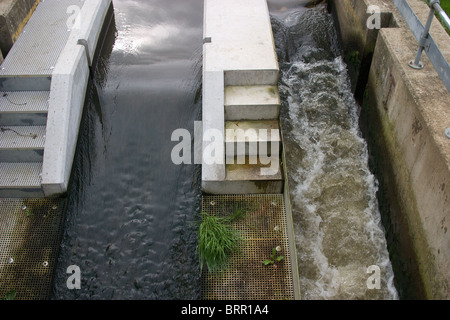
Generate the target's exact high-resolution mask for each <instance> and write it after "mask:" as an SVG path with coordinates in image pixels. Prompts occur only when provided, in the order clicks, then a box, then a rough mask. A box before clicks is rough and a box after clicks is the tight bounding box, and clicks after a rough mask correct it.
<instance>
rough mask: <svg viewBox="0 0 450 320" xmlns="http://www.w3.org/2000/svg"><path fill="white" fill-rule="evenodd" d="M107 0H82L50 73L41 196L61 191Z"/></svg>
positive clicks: (68, 171)
mask: <svg viewBox="0 0 450 320" xmlns="http://www.w3.org/2000/svg"><path fill="white" fill-rule="evenodd" d="M110 5H111V0H109V1H107V0H86V1H85V2H84V5H83V7H82V8H81V10H80V13H79V17H80V20H79V22H78V23H79V25H77V24H75V28H74V29H73V30H72V31H71V34H70V36H69V40H68V41H67V44H66V46H65V48H64V49H63V51H62V52H61V54H60V56H59V58H58V61H57V63H56V66H55V69H54V70H53V73H52V84H51V88H50V101H49V110H48V120H47V133H46V141H45V152H44V160H43V168H42V189H43V191H44V194H45V196H48V197H49V196H56V195H59V194H62V193H65V192H66V191H67V188H68V184H69V179H70V174H71V171H72V163H73V159H74V155H75V149H76V142H77V139H78V132H79V126H80V121H81V116H82V113H83V107H84V101H85V96H86V90H87V84H88V81H89V72H90V71H89V66H90V65H91V63H92V61H93V57H94V53H95V50H96V46H97V42H98V37H99V34H100V32H101V30H102V26H103V23H104V20H105V16H106V13H107V11H108V9H109V7H110Z"/></svg>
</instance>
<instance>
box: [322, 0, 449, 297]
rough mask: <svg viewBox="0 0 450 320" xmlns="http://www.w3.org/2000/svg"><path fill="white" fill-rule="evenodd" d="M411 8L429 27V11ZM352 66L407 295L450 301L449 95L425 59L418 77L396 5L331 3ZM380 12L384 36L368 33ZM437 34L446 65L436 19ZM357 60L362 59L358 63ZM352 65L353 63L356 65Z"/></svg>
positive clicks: (413, 48) (414, 46) (412, 41)
mask: <svg viewBox="0 0 450 320" xmlns="http://www.w3.org/2000/svg"><path fill="white" fill-rule="evenodd" d="M407 3H408V4H409V6H411V8H412V9H413V11H414V12H415V14H416V15H417V17H418V18H419V20H420V21H421V23H422V24H423V25H425V22H426V20H427V17H428V15H429V7H428V6H427V5H426V4H425V3H424V1H421V0H408V1H407ZM330 4H331V6H332V8H333V11H334V12H335V14H336V17H337V21H338V24H339V29H340V32H341V37H342V40H343V45H344V49H345V50H346V56H347V58H348V59H347V61H348V62H349V65H351V66H353V71H354V72H353V83H354V90H355V96H356V97H357V98H358V99H359V101H360V103H361V105H362V118H361V123H362V127H363V128H364V131H365V134H366V137H367V140H368V142H369V144H370V149H371V153H372V169H373V170H374V171H375V173H376V174H377V177H378V179H379V181H380V192H379V201H380V205H381V207H382V211H383V216H384V217H383V218H384V224H385V225H386V226H387V228H386V229H387V238H388V246H389V249H390V253H391V260H392V263H393V267H394V271H397V272H396V277H397V280H398V281H399V282H400V283H402V286H401V287H402V292H400V295H401V296H402V297H404V298H408V299H448V298H449V297H450V270H449V268H448V264H449V259H450V234H449V233H448V232H447V230H448V228H449V223H450V222H449V216H450V203H449V201H450V188H449V183H450V140H449V139H448V137H446V134H445V130H446V128H448V127H449V125H450V109H449V106H450V94H449V92H448V91H447V89H446V87H445V85H444V83H443V82H442V80H441V79H440V77H439V76H438V73H437V72H436V70H435V69H434V67H433V65H432V63H431V61H430V60H429V59H428V57H427V56H426V54H425V53H424V54H423V56H422V59H423V60H422V61H423V63H424V64H425V68H424V69H422V70H415V69H413V68H411V67H409V65H408V62H409V61H411V60H414V58H415V56H416V53H417V50H418V42H417V40H416V38H415V37H414V35H413V33H412V32H411V30H410V28H409V27H408V25H407V24H406V22H405V20H404V18H403V16H402V14H401V13H400V12H399V11H398V9H397V7H396V6H395V5H394V2H392V1H383V0H364V1H352V0H342V1H330ZM371 6H372V8H376V9H377V10H378V11H377V13H378V14H379V17H380V28H368V24H367V21H368V19H369V17H370V16H371V15H373V13H374V12H373V11H371V10H370V7H371ZM430 34H431V36H432V38H433V39H434V41H435V42H436V43H437V45H438V46H439V49H440V51H441V52H442V54H443V56H444V57H445V59H446V60H447V61H450V44H449V41H448V40H449V36H448V34H447V32H446V31H445V30H444V28H443V27H442V25H441V24H440V23H439V21H438V20H437V19H435V21H434V22H433V24H432V26H431V31H430ZM351 57H353V58H354V57H358V58H357V59H352V58H351ZM352 60H353V62H352Z"/></svg>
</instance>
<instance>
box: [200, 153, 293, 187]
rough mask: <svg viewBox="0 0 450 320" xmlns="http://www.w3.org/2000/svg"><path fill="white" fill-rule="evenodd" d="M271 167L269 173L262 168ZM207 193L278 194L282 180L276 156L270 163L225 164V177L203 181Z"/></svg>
mask: <svg viewBox="0 0 450 320" xmlns="http://www.w3.org/2000/svg"><path fill="white" fill-rule="evenodd" d="M269 168H272V169H271V170H270V171H271V172H270V174H265V173H264V172H262V171H261V170H262V169H266V170H267V169H269ZM202 184H203V190H204V192H205V193H207V194H279V193H283V188H284V180H283V173H282V166H281V163H280V161H279V159H278V158H277V157H275V158H274V159H273V162H272V164H262V163H261V162H258V163H257V164H249V159H248V157H247V159H246V164H237V163H234V164H227V165H226V178H225V180H221V181H203V183H202Z"/></svg>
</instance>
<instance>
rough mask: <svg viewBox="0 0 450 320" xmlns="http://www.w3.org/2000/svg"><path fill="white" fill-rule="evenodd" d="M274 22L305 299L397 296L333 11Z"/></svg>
mask: <svg viewBox="0 0 450 320" xmlns="http://www.w3.org/2000/svg"><path fill="white" fill-rule="evenodd" d="M272 22H273V29H274V36H275V42H276V46H277V53H278V55H279V60H280V61H279V62H280V68H281V79H280V95H281V98H282V116H281V117H282V127H283V134H284V143H285V149H286V158H287V159H286V162H287V163H286V164H287V168H288V175H289V186H290V191H291V200H292V207H293V219H294V233H295V242H296V247H297V255H298V267H299V273H300V285H301V290H302V297H303V298H304V299H396V298H397V291H396V289H395V287H394V285H393V272H392V267H391V263H390V260H389V254H388V252H387V248H386V240H385V235H384V230H383V228H382V226H381V222H380V219H381V218H380V214H379V211H378V207H377V200H376V191H377V183H376V181H375V178H374V176H373V175H372V174H371V172H370V171H369V169H368V155H367V146H366V143H365V141H364V140H363V139H362V138H361V135H360V132H359V128H358V106H357V105H356V103H355V101H354V98H353V95H352V93H351V88H350V84H349V79H348V76H347V70H346V66H345V64H344V62H343V60H342V57H341V56H340V54H341V52H340V48H339V43H338V40H337V39H338V37H337V34H336V30H335V27H334V24H333V18H332V16H331V15H330V14H328V12H327V10H326V8H325V7H324V6H319V7H317V8H314V9H310V10H305V9H304V8H303V9H302V10H297V11H292V12H290V13H289V14H287V15H283V16H281V17H280V16H279V15H273V19H272ZM372 266H376V267H375V268H379V269H378V270H380V276H381V277H380V280H381V283H380V288H379V289H377V288H373V281H371V280H372V279H373V278H371V279H369V278H370V276H371V275H372V273H373V269H372V268H374V267H372ZM368 271H369V273H368ZM368 280H369V282H368Z"/></svg>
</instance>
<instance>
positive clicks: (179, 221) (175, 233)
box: [52, 0, 203, 299]
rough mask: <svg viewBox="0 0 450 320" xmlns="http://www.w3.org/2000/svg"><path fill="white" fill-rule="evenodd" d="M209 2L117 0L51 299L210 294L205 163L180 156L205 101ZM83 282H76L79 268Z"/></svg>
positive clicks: (90, 99)
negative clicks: (202, 217) (177, 161)
mask: <svg viewBox="0 0 450 320" xmlns="http://www.w3.org/2000/svg"><path fill="white" fill-rule="evenodd" d="M202 23H203V1H202V0H192V1H186V0H170V1H168V0H166V1H160V0H141V1H133V2H130V1H126V0H115V1H114V13H113V21H112V23H111V27H110V28H109V30H108V32H107V33H106V34H105V36H104V42H103V47H102V51H101V52H100V53H99V55H98V59H97V63H96V65H95V66H96V68H95V72H94V73H93V78H92V79H91V82H90V85H89V88H88V93H87V99H86V104H85V112H84V116H83V119H82V123H81V127H80V135H79V142H78V148H77V154H76V157H75V161H74V167H73V174H72V181H71V186H70V190H69V194H68V209H67V212H66V220H65V226H64V230H63V235H62V245H61V248H60V256H59V261H58V266H57V270H56V275H55V280H54V286H53V294H52V299H199V298H200V287H201V286H200V272H199V265H198V259H197V254H196V245H197V234H196V222H197V221H198V213H199V212H200V205H201V190H200V183H199V179H200V175H199V172H200V171H199V168H198V166H195V165H190V166H189V165H185V166H176V165H174V164H173V163H172V161H171V149H172V148H173V146H174V142H172V141H171V134H172V132H173V131H174V130H175V129H178V128H184V129H188V130H189V131H190V132H191V133H193V130H194V121H196V120H199V119H198V118H199V116H200V113H201V99H200V98H199V96H198V95H199V91H200V90H199V86H200V85H201V78H200V77H201V72H200V70H201V46H202V27H203V25H202ZM71 265H76V266H78V267H79V268H80V270H81V289H80V290H69V289H68V288H67V286H66V281H67V279H68V277H69V276H70V275H69V274H67V273H66V270H67V268H68V267H69V266H71Z"/></svg>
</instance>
